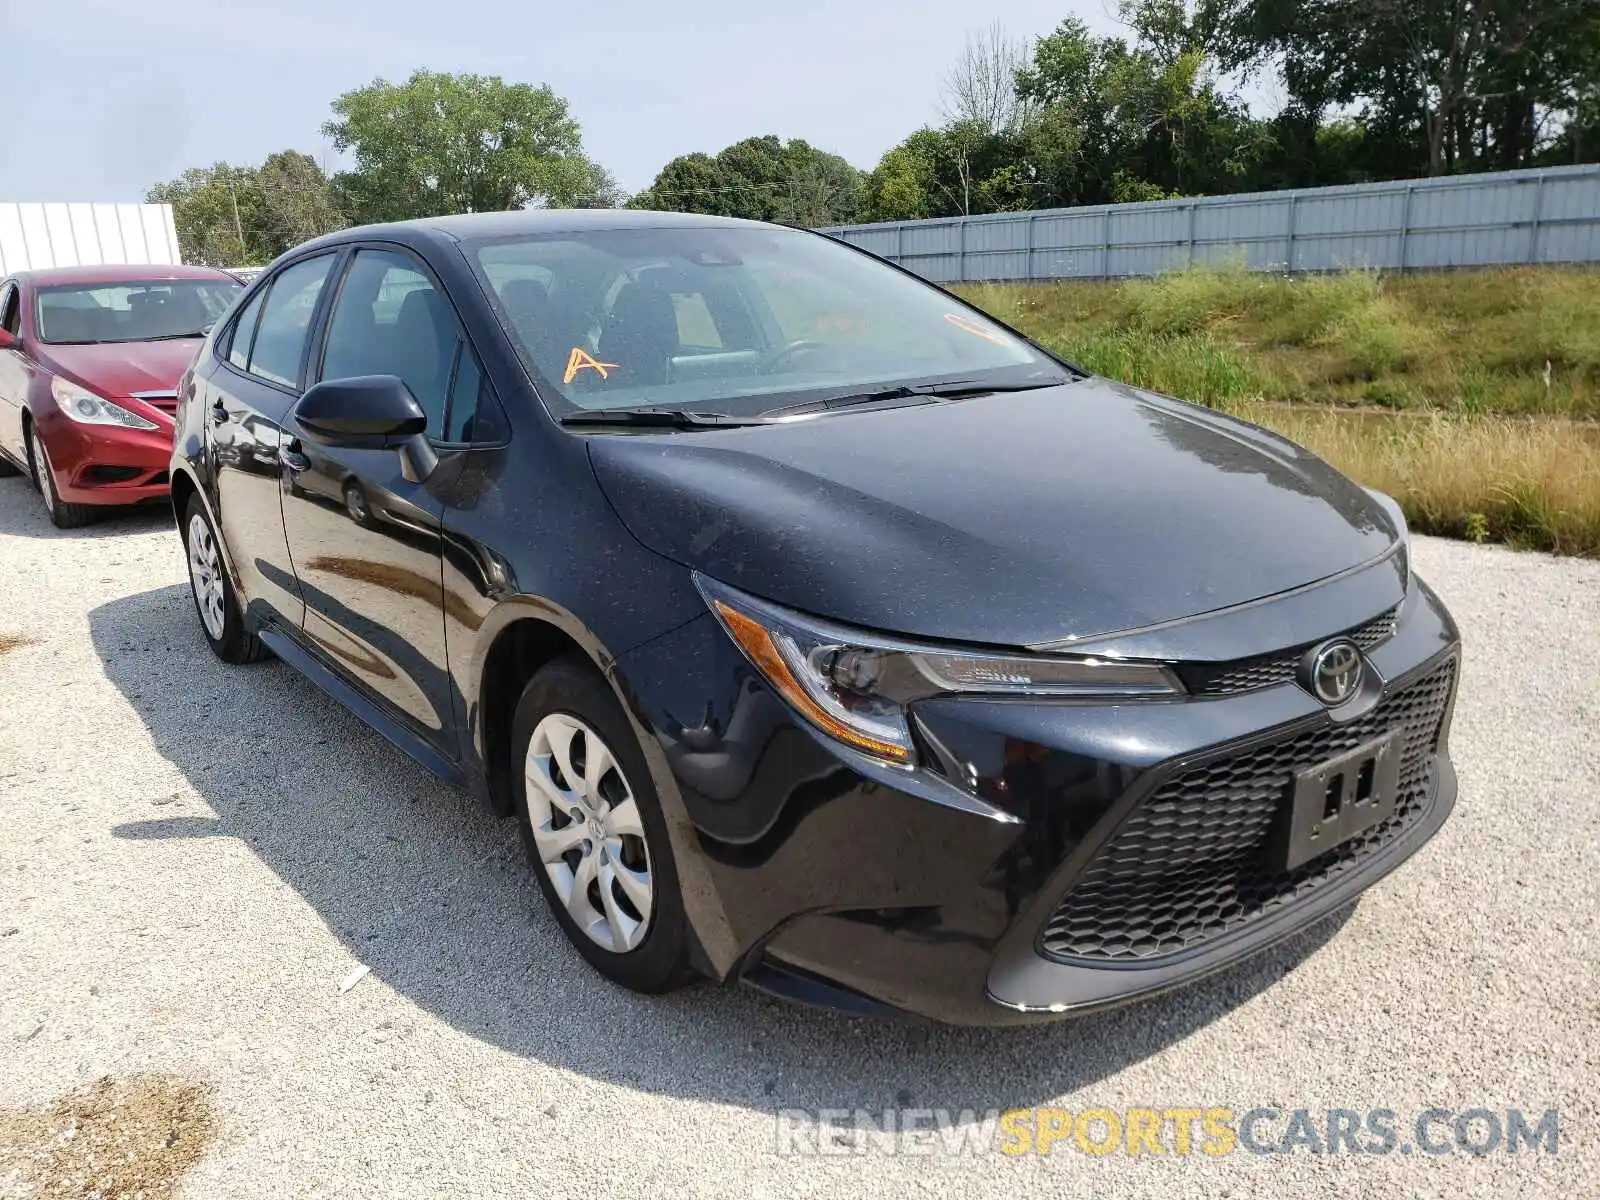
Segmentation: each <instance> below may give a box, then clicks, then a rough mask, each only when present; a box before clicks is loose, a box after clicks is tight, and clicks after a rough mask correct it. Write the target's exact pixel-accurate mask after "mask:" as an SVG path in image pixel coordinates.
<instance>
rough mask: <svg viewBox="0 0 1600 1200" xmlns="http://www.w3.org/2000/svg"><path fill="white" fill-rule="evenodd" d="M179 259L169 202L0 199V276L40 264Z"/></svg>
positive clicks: (167, 260) (140, 261)
mask: <svg viewBox="0 0 1600 1200" xmlns="http://www.w3.org/2000/svg"><path fill="white" fill-rule="evenodd" d="M182 261H183V259H182V257H180V255H179V253H178V231H177V229H176V227H174V225H173V223H172V206H171V205H170V204H8V203H4V202H0V277H4V276H6V275H9V274H11V273H12V272H13V271H28V270H39V269H40V268H43V267H77V266H100V265H102V264H104V263H156V264H159V265H162V266H166V265H171V264H176V263H181V262H182Z"/></svg>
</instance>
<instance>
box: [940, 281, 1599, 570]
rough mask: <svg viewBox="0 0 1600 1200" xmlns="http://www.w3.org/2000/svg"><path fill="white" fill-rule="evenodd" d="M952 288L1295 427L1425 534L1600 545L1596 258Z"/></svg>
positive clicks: (1186, 391) (1108, 356) (1149, 379)
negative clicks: (1401, 272) (1531, 264)
mask: <svg viewBox="0 0 1600 1200" xmlns="http://www.w3.org/2000/svg"><path fill="white" fill-rule="evenodd" d="M958 290H960V291H961V293H962V295H963V296H965V297H966V298H967V299H969V300H971V301H973V302H974V303H976V304H977V305H979V307H981V308H984V309H986V310H988V311H990V312H992V313H994V314H995V315H996V316H998V317H1000V318H1001V319H1002V320H1004V321H1006V322H1008V323H1009V324H1011V325H1014V326H1016V327H1017V328H1018V329H1021V330H1023V331H1024V332H1025V333H1028V334H1029V335H1030V336H1032V337H1034V338H1035V339H1037V340H1038V341H1040V342H1041V343H1043V344H1044V345H1046V346H1048V347H1050V348H1051V349H1052V350H1054V351H1056V352H1057V353H1060V354H1061V355H1063V356H1064V357H1066V358H1068V359H1071V360H1072V361H1074V362H1077V363H1079V364H1081V365H1082V366H1084V367H1087V368H1088V369H1090V370H1092V371H1095V372H1097V373H1099V374H1102V375H1107V376H1110V377H1112V378H1116V379H1121V380H1124V381H1126V382H1128V383H1132V384H1135V385H1137V386H1139V387H1144V388H1149V389H1151V390H1153V391H1158V392H1163V393H1166V394H1167V395H1171V396H1177V397H1180V398H1182V399H1185V400H1191V401H1194V402H1195V403H1198V404H1205V405H1208V406H1210V407H1213V408H1219V409H1224V410H1226V411H1229V412H1232V413H1234V414H1236V415H1239V416H1243V417H1245V418H1246V419H1248V420H1252V421H1256V422H1257V423H1259V424H1262V425H1266V426H1268V427H1270V428H1272V429H1275V430H1277V431H1278V432H1280V433H1283V434H1285V435H1286V436H1288V437H1290V438H1292V439H1294V440H1295V441H1297V442H1300V443H1301V444H1303V445H1305V446H1307V447H1309V448H1310V449H1311V450H1313V451H1315V452H1316V453H1318V454H1320V455H1321V456H1322V457H1324V458H1326V459H1327V460H1328V461H1330V462H1331V463H1333V464H1334V465H1335V466H1337V467H1339V468H1340V469H1341V470H1343V471H1345V472H1346V473H1347V474H1349V475H1350V476H1351V477H1352V478H1354V479H1357V480H1359V481H1360V482H1362V483H1364V484H1367V485H1369V486H1372V487H1377V488H1380V489H1382V490H1383V491H1386V492H1389V493H1390V494H1391V495H1393V496H1395V497H1396V498H1397V499H1398V500H1399V501H1400V503H1401V504H1402V505H1403V506H1404V507H1405V509H1406V513H1407V516H1408V518H1409V520H1410V521H1411V523H1412V526H1413V527H1414V528H1416V529H1417V530H1419V531H1421V532H1424V533H1437V534H1442V535H1445V536H1451V537H1463V538H1467V539H1469V540H1472V541H1501V542H1506V543H1509V544H1511V545H1516V546H1523V547H1529V548H1536V549H1543V550H1552V551H1555V552H1558V553H1566V554H1584V555H1590V556H1594V557H1600V424H1596V420H1597V418H1600V273H1597V272H1592V271H1584V270H1576V269H1572V270H1568V269H1560V268H1516V269H1508V270H1496V271H1474V272H1458V273H1452V274H1439V275H1405V276H1388V275H1378V274H1375V273H1370V272H1356V273H1350V274H1343V275H1329V276H1314V277H1304V278H1285V277H1282V276H1272V275H1255V274H1247V273H1245V272H1243V271H1237V270H1233V271H1217V270H1192V271H1182V272H1177V273H1174V274H1171V275H1166V276H1162V277H1160V278H1158V279H1148V280H1135V281H1129V282H1126V283H1051V284H1029V285H995V284H986V285H974V286H968V287H963V288H960V289H958ZM1375 410H1388V411H1375Z"/></svg>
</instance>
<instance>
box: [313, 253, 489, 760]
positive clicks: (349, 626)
mask: <svg viewBox="0 0 1600 1200" xmlns="http://www.w3.org/2000/svg"><path fill="white" fill-rule="evenodd" d="M463 356H465V357H463ZM464 363H465V365H464ZM311 374H312V375H313V376H314V377H315V378H317V379H346V378H351V377H354V376H358V375H397V376H399V377H400V378H401V379H402V380H404V381H405V383H406V385H407V386H408V387H409V388H410V389H411V393H412V395H413V396H415V397H416V399H417V402H418V403H419V404H421V406H422V408H423V410H424V411H425V412H426V413H427V414H428V438H429V440H430V441H433V442H435V443H443V442H445V441H446V436H447V433H448V430H447V428H446V417H447V412H448V409H449V402H450V395H451V391H452V389H453V388H455V387H457V386H458V384H459V386H460V387H462V388H464V389H465V388H469V387H470V389H472V391H473V393H474V396H475V395H476V389H477V387H478V376H477V372H476V366H475V364H474V362H473V359H472V356H471V350H470V348H468V347H467V346H466V345H465V341H464V338H463V336H462V334H461V328H460V323H459V321H458V319H457V318H456V315H455V311H454V309H453V308H452V307H451V304H450V302H449V300H448V299H447V298H446V297H445V294H444V292H443V290H442V289H441V288H440V287H439V285H438V284H437V282H436V281H435V279H434V278H433V276H432V274H431V273H430V272H429V270H428V269H427V267H426V266H425V265H424V264H423V263H422V261H421V260H420V259H419V258H417V257H416V256H414V255H413V254H411V253H410V252H409V251H407V250H404V249H402V248H400V247H398V246H367V247H362V248H361V249H358V250H357V251H356V253H355V255H354V256H353V258H351V259H350V261H349V264H348V267H347V269H346V271H345V273H344V276H343V279H342V280H341V282H340V284H339V288H338V293H337V295H336V296H335V297H334V299H333V303H332V308H331V311H330V312H329V315H328V319H327V323H326V334H325V335H324V345H323V347H322V349H321V354H320V361H319V363H318V365H317V368H316V369H315V370H314V371H313V372H312V373H311ZM296 432H297V430H295V429H294V428H293V427H292V426H291V428H290V433H291V434H293V433H296ZM289 449H290V454H291V458H292V461H293V462H294V463H295V464H296V465H295V467H294V468H293V469H292V471H291V474H290V477H289V479H288V487H287V489H286V491H285V492H284V499H283V520H284V528H285V531H286V533H287V536H288V541H289V552H290V554H291V556H292V558H293V560H294V566H295V572H296V574H297V576H298V577H299V581H300V587H301V592H302V594H303V595H304V597H305V604H306V611H305V627H304V628H305V636H306V641H307V642H308V643H309V644H310V645H311V646H312V647H313V648H314V649H315V650H317V651H319V652H320V653H321V654H322V656H323V658H324V659H325V661H327V662H328V664H329V665H330V666H333V667H335V668H336V669H338V670H340V671H341V672H343V673H344V674H345V675H346V676H348V677H350V678H351V679H353V680H354V681H355V682H356V683H357V684H359V685H360V686H361V687H362V688H363V689H364V690H366V691H367V692H368V693H370V694H371V695H372V696H373V697H375V698H376V699H378V700H379V701H380V702H382V703H383V704H384V706H385V707H386V708H387V709H389V710H390V712H391V713H392V714H393V715H395V716H397V717H398V718H400V719H401V721H402V722H403V723H404V724H406V725H407V726H409V727H410V728H411V730H412V731H413V732H415V733H416V734H417V735H418V736H420V737H421V738H423V739H424V740H425V741H427V742H428V743H429V744H431V745H432V746H433V747H434V748H436V749H437V750H439V751H441V752H442V753H444V754H445V755H446V756H447V757H449V758H452V759H454V758H457V757H458V746H457V742H456V732H455V719H454V714H453V708H452V704H451V689H450V673H449V667H448V664H447V662H446V657H445V632H444V589H443V582H442V572H443V561H442V552H443V528H442V520H443V513H444V504H443V502H442V501H441V500H440V499H439V497H438V496H437V495H436V494H434V491H432V490H430V488H429V485H428V481H426V480H424V481H421V482H413V481H410V480H407V479H406V478H404V476H403V475H402V474H401V465H400V456H399V454H398V453H396V452H395V451H394V450H392V449H391V450H353V449H347V448H335V447H330V446H319V445H317V444H315V443H314V442H312V441H311V440H309V439H302V438H298V437H296V438H295V440H294V441H293V442H292V443H291V444H290V447H289Z"/></svg>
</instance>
